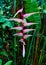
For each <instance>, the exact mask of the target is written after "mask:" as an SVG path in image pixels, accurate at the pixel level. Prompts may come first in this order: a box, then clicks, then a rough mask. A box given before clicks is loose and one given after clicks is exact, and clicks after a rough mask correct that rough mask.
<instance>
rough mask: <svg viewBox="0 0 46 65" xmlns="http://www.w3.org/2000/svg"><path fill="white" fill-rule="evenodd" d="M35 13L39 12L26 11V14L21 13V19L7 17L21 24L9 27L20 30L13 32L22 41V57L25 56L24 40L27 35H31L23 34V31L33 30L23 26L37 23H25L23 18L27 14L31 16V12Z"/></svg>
mask: <svg viewBox="0 0 46 65" xmlns="http://www.w3.org/2000/svg"><path fill="white" fill-rule="evenodd" d="M22 11H23V8H22V9H20V10H19V11H17V13H16V14H15V15H14V17H15V16H16V15H17V14H18V13H22ZM37 13H39V12H33V13H28V14H23V13H22V19H19V18H11V19H9V20H14V21H17V22H18V23H21V24H22V26H17V27H13V28H11V29H16V30H20V31H21V32H18V33H16V34H14V36H16V35H17V36H21V37H22V38H21V39H20V40H19V41H21V42H22V43H23V53H22V55H23V57H25V40H26V39H27V38H28V37H30V36H32V35H30V34H25V33H27V32H30V31H33V30H35V29H29V28H28V29H25V27H27V26H30V25H34V24H37V23H27V22H26V21H25V18H28V17H29V16H31V15H33V14H37Z"/></svg>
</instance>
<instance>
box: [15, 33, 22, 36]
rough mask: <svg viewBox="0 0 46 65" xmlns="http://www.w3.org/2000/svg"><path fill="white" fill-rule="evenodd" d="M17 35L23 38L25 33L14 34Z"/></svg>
mask: <svg viewBox="0 0 46 65" xmlns="http://www.w3.org/2000/svg"><path fill="white" fill-rule="evenodd" d="M15 35H17V36H23V33H21V32H19V33H16V34H14V36H15Z"/></svg>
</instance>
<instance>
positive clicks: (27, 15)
mask: <svg viewBox="0 0 46 65" xmlns="http://www.w3.org/2000/svg"><path fill="white" fill-rule="evenodd" d="M38 13H40V12H33V13H28V14H24V15H23V17H24V18H28V17H29V16H31V15H34V14H38Z"/></svg>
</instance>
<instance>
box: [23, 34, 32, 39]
mask: <svg viewBox="0 0 46 65" xmlns="http://www.w3.org/2000/svg"><path fill="white" fill-rule="evenodd" d="M30 36H32V35H28V34H27V35H24V39H26V38H28V37H30Z"/></svg>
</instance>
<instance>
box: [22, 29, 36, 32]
mask: <svg viewBox="0 0 46 65" xmlns="http://www.w3.org/2000/svg"><path fill="white" fill-rule="evenodd" d="M33 30H35V29H24V30H23V32H24V33H27V32H30V31H33Z"/></svg>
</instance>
